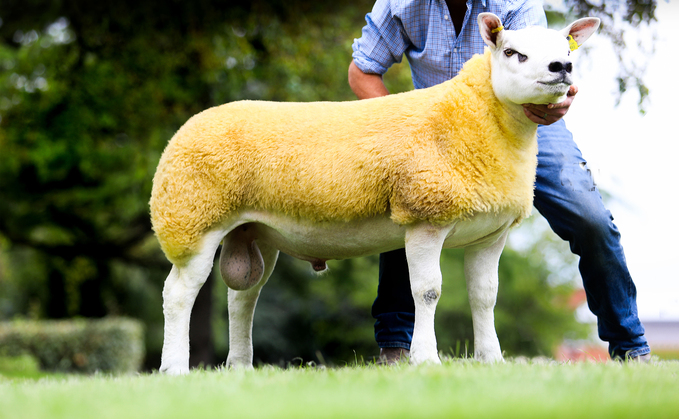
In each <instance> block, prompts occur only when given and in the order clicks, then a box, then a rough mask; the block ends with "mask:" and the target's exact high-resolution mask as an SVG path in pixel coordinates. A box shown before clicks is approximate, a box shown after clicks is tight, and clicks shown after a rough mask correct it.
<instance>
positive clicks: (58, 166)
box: [0, 0, 583, 367]
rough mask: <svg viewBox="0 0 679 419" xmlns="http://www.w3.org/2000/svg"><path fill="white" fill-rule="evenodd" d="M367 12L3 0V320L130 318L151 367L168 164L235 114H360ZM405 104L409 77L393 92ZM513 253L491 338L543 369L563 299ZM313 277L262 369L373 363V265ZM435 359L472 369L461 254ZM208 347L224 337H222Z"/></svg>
mask: <svg viewBox="0 0 679 419" xmlns="http://www.w3.org/2000/svg"><path fill="white" fill-rule="evenodd" d="M371 7H372V2H371V1H367V0H352V1H351V2H341V4H339V2H338V3H337V4H326V3H323V4H321V3H319V2H311V1H302V0H292V1H282V0H278V1H263V0H259V1H252V2H250V1H207V0H197V1H191V2H180V1H169V2H166V1H163V2H161V1H148V2H147V1H145V2H136V1H130V0H123V1H119V2H115V3H110V2H90V1H78V0H72V1H42V0H22V1H18V0H4V1H3V2H2V4H1V5H0V19H1V23H0V319H11V318H14V317H28V318H34V319H42V318H68V317H79V316H82V317H102V316H107V315H126V316H132V317H136V318H139V319H142V320H143V321H144V322H145V324H146V331H147V337H146V340H147V353H148V354H149V357H148V360H147V366H148V367H157V361H158V355H159V352H160V345H161V342H162V309H161V289H162V283H163V280H164V277H165V275H166V274H167V272H168V271H169V265H168V263H167V262H166V261H165V259H164V257H163V255H162V252H161V251H160V250H159V247H158V245H157V243H156V241H155V239H154V237H153V235H152V232H151V228H150V223H149V217H148V207H147V202H148V198H149V196H150V189H151V180H152V177H153V173H154V170H155V166H156V164H157V162H158V159H159V157H160V154H161V152H162V150H163V148H164V146H165V144H166V143H167V141H168V140H169V139H170V137H171V136H172V134H173V133H174V132H175V131H176V130H177V129H178V128H179V127H180V126H181V124H182V123H183V122H184V121H186V120H187V119H188V118H189V117H190V116H191V115H193V114H195V113H197V112H199V111H201V110H203V109H205V108H207V107H210V106H214V105H218V104H222V103H226V102H230V101H234V100H241V99H263V100H277V101H316V100H353V99H354V96H353V94H352V93H351V91H350V89H349V87H348V85H347V82H346V74H347V67H348V64H349V62H350V59H351V44H352V42H353V39H354V38H356V37H359V36H360V30H361V27H362V26H363V24H364V20H363V19H364V15H365V13H366V12H367V11H369V10H370V8H371ZM385 80H386V83H387V85H388V87H389V89H390V90H391V91H392V92H397V91H404V90H409V89H412V83H411V82H410V75H409V69H408V67H407V64H401V65H397V66H395V67H394V68H393V69H391V70H390V71H389V73H387V75H386V79H385ZM538 251H539V249H535V248H534V249H529V250H528V251H524V252H516V251H512V250H511V249H509V250H507V251H506V252H505V254H504V256H503V259H502V262H501V273H500V275H501V289H500V296H499V301H498V308H497V327H498V332H499V334H500V339H501V342H502V344H503V348H504V349H505V350H506V351H507V352H508V353H509V354H529V355H532V354H549V353H550V352H551V350H552V348H553V346H554V345H555V344H557V343H558V342H559V341H560V340H561V339H562V337H563V335H564V333H566V332H569V333H574V334H575V335H581V334H582V332H583V329H582V326H581V325H578V324H577V323H576V322H575V320H574V318H573V315H572V313H571V312H570V311H569V309H568V308H566V306H565V304H563V303H560V302H563V301H564V299H565V296H566V295H567V294H568V293H569V292H570V291H571V286H568V285H559V286H555V285H554V284H551V283H550V281H549V277H550V272H549V270H548V267H547V265H546V264H545V263H544V262H541V261H540V260H539V259H536V258H531V257H529V253H530V252H538ZM330 268H331V271H330V273H329V274H327V275H324V276H321V277H315V276H314V275H313V274H311V270H310V268H309V267H308V266H307V265H306V264H304V263H302V262H300V261H297V260H293V259H291V258H288V257H285V256H283V257H281V259H280V261H279V265H278V267H277V270H276V271H275V273H274V275H273V277H272V279H271V280H270V282H269V284H268V285H267V287H266V288H265V289H264V291H263V294H262V298H261V300H260V304H259V309H258V312H257V315H256V320H255V352H256V358H257V359H258V360H260V361H262V362H289V361H290V360H291V359H293V358H295V357H300V358H301V359H303V360H310V359H316V360H318V359H321V358H322V359H323V360H325V361H327V362H335V363H341V362H349V361H352V360H353V359H354V358H355V357H365V358H369V357H371V356H373V355H375V354H376V348H375V345H374V342H373V338H372V322H373V320H372V318H371V317H370V305H371V304H372V300H373V298H374V295H375V290H376V285H377V279H376V278H377V259H376V257H370V258H364V259H356V260H347V261H337V262H331V263H330ZM442 268H443V271H444V276H445V278H446V279H445V281H444V282H445V284H444V296H443V299H442V301H441V303H440V306H439V310H438V319H437V329H438V336H439V337H440V346H439V347H440V349H442V350H446V349H447V348H450V349H451V350H452V351H453V352H456V353H463V352H464V351H465V347H467V350H468V351H470V352H471V350H472V348H471V342H472V334H471V320H470V314H469V309H468V306H467V301H466V291H465V289H464V279H463V276H462V257H461V254H460V253H459V252H454V251H451V252H445V253H444V255H443V257H442ZM217 282H218V281H211V282H209V283H208V286H207V287H208V290H211V291H213V292H212V295H210V293H209V292H208V293H207V297H206V298H207V300H206V301H211V302H212V304H211V305H208V306H207V307H209V308H210V310H209V311H207V314H202V321H201V322H198V323H197V324H198V325H197V326H194V327H196V328H203V329H207V330H206V332H205V334H204V335H205V336H206V337H207V341H206V342H207V344H208V345H210V344H211V343H210V342H211V341H214V347H215V348H216V353H217V358H213V357H212V355H211V354H208V358H206V359H205V360H204V362H208V363H210V362H214V361H215V360H217V361H222V360H223V358H224V357H225V355H226V351H227V350H228V348H227V346H228V345H227V342H228V339H227V336H226V333H227V325H226V320H225V319H226V315H225V313H226V297H225V295H226V287H224V286H223V285H222V284H220V283H217ZM212 332H214V333H212Z"/></svg>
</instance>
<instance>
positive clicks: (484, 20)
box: [478, 13, 504, 48]
mask: <svg viewBox="0 0 679 419" xmlns="http://www.w3.org/2000/svg"><path fill="white" fill-rule="evenodd" d="M478 21H479V31H480V32H481V37H482V38H483V41H484V42H485V43H486V45H488V46H489V47H491V48H495V47H496V46H497V40H498V37H499V36H501V33H502V30H503V29H504V27H503V26H502V22H500V18H499V17H497V16H495V15H494V14H492V13H479V17H478Z"/></svg>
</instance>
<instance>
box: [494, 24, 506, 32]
mask: <svg viewBox="0 0 679 419" xmlns="http://www.w3.org/2000/svg"><path fill="white" fill-rule="evenodd" d="M504 28H505V27H504V26H502V25H500V26H498V27H497V28H495V29H491V31H490V32H491V33H498V32H500V31H501V30H503V29H504Z"/></svg>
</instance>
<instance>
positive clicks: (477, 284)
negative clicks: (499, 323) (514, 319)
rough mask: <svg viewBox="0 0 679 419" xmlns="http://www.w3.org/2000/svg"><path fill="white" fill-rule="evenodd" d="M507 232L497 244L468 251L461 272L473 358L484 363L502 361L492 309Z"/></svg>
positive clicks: (495, 298)
mask: <svg viewBox="0 0 679 419" xmlns="http://www.w3.org/2000/svg"><path fill="white" fill-rule="evenodd" d="M506 239H507V232H505V233H503V234H502V236H501V237H500V238H499V240H498V241H497V242H495V243H494V244H492V245H491V246H489V247H484V248H467V249H465V254H464V272H465V277H466V279H467V292H468V293H469V304H470V306H471V311H472V322H473V326H474V358H476V359H477V360H479V361H483V362H499V361H502V360H503V359H502V351H501V350H500V341H499V340H498V338H497V333H496V332H495V317H494V315H493V309H494V308H495V302H496V301H497V290H498V273H497V270H498V263H499V261H500V255H501V254H502V249H503V248H504V246H505V240H506Z"/></svg>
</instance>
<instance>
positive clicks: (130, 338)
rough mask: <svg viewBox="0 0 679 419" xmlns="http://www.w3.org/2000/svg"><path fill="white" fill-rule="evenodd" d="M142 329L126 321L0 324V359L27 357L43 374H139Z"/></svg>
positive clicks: (142, 347)
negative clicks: (47, 372)
mask: <svg viewBox="0 0 679 419" xmlns="http://www.w3.org/2000/svg"><path fill="white" fill-rule="evenodd" d="M144 352H145V349H144V327H143V325H142V323H141V322H139V321H137V320H132V319H126V318H105V319H96V320H93V319H75V320H41V321H30V320H15V321H11V322H0V356H19V355H23V354H29V355H31V356H33V357H35V358H36V359H37V360H38V362H39V363H40V368H41V369H43V370H46V371H61V372H83V373H93V372H98V371H101V372H113V373H125V372H134V371H138V370H139V367H140V366H141V363H142V361H143V359H144Z"/></svg>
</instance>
